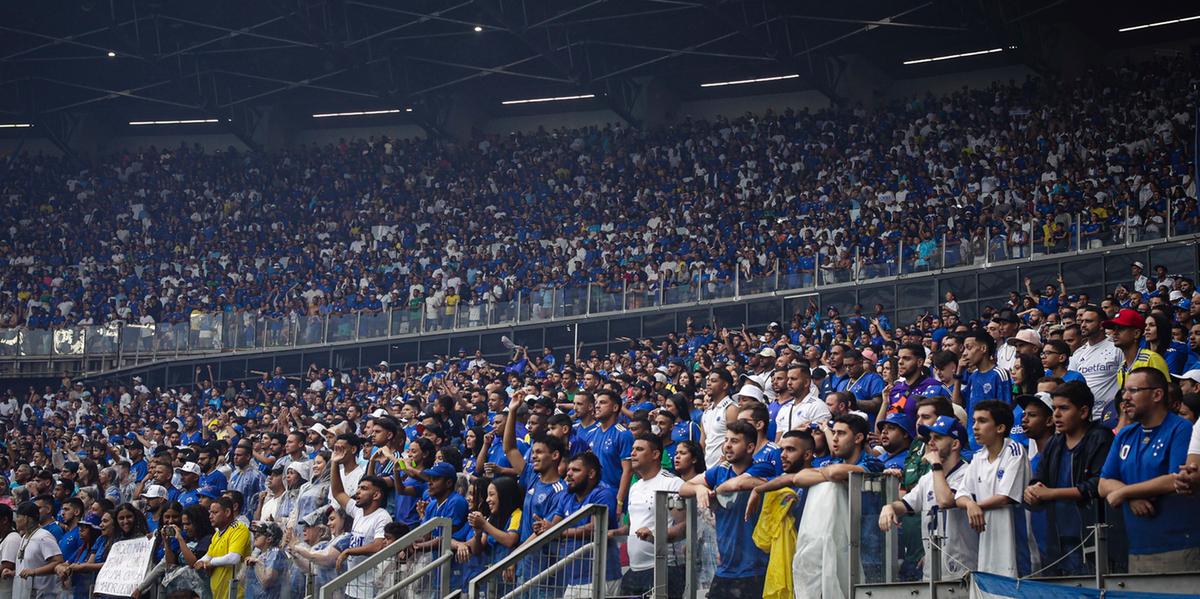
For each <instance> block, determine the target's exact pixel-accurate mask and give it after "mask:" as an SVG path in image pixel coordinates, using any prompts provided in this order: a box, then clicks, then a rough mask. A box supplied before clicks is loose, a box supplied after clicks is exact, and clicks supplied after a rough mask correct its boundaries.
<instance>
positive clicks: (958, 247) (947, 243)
mask: <svg viewBox="0 0 1200 599" xmlns="http://www.w3.org/2000/svg"><path fill="white" fill-rule="evenodd" d="M970 263H971V240H970V239H969V238H963V237H960V236H958V235H957V234H954V233H948V234H947V235H946V236H944V237H942V264H943V268H956V267H959V266H966V265H968V264H970Z"/></svg>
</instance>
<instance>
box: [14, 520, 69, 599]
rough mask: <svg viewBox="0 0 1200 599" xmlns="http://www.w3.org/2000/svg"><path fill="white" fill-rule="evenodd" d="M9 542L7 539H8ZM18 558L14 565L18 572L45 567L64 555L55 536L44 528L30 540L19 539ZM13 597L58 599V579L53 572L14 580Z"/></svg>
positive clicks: (35, 532) (37, 531) (38, 530)
mask: <svg viewBox="0 0 1200 599" xmlns="http://www.w3.org/2000/svg"><path fill="white" fill-rule="evenodd" d="M6 540H7V539H6ZM18 541H20V542H19V543H18V547H17V556H16V560H15V561H14V563H15V564H16V566H17V572H20V571H21V570H26V569H29V568H40V567H42V566H45V565H46V563H47V562H49V561H50V558H52V557H54V556H56V555H62V551H61V550H60V549H59V548H58V541H55V540H54V535H52V534H50V532H49V531H47V530H46V529H44V528H39V529H37V530H36V531H34V533H33V535H32V536H30V537H29V538H28V539H24V538H18ZM12 596H13V597H31V598H32V599H51V598H53V599H57V597H58V596H59V586H58V577H57V576H55V575H54V573H53V572H51V573H49V574H44V575H42V576H34V577H32V578H21V577H20V576H17V577H15V578H14V579H13V594H12Z"/></svg>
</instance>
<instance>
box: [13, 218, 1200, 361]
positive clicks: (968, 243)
mask: <svg viewBox="0 0 1200 599" xmlns="http://www.w3.org/2000/svg"><path fill="white" fill-rule="evenodd" d="M1132 217H1133V215H1129V214H1127V215H1126V218H1125V220H1124V221H1122V223H1120V224H1116V225H1113V224H1109V223H1107V222H1104V223H1096V222H1094V221H1095V220H1096V218H1095V217H1093V216H1092V215H1091V213H1082V214H1077V215H1073V216H1071V218H1070V219H1069V222H1068V221H1067V219H1059V220H1061V221H1062V222H1058V223H1055V222H1054V221H1052V220H1046V221H1045V222H1043V221H1041V220H1037V219H1035V220H1034V221H1033V223H1032V224H1031V226H1030V230H1031V232H1032V234H1028V235H1026V236H1025V237H1027V239H1017V238H1016V237H1012V236H1010V231H1007V230H1006V231H999V230H997V231H993V230H991V229H990V228H989V229H985V230H984V231H983V232H982V233H980V232H978V231H977V232H976V233H975V234H972V236H971V237H966V238H962V239H959V238H953V239H952V238H949V237H945V236H942V237H939V238H936V239H933V238H931V239H926V240H922V241H921V242H920V243H916V244H914V243H913V242H912V241H911V240H910V241H906V240H905V239H903V238H900V239H897V240H894V241H887V244H888V248H889V249H888V252H887V253H886V255H879V256H876V255H864V254H863V252H861V251H860V250H858V249H855V251H854V252H853V254H852V255H851V254H849V253H845V252H844V253H843V254H844V255H838V256H831V255H823V254H822V253H821V252H820V251H819V250H818V251H816V252H815V253H814V254H813V255H811V256H808V255H798V256H791V257H790V258H778V257H776V258H773V259H771V260H770V261H769V263H768V264H767V265H766V266H760V267H758V268H756V269H752V270H750V271H748V272H744V271H743V269H742V268H736V269H733V273H732V274H731V275H730V276H729V277H728V278H727V279H716V278H711V277H708V276H706V275H703V273H700V274H696V275H695V276H693V275H692V274H689V273H679V274H670V275H669V276H664V277H663V278H662V279H660V280H659V281H657V282H653V283H644V282H633V283H630V282H626V281H621V282H619V284H618V283H608V284H601V283H590V284H588V285H587V286H586V287H578V288H557V287H556V288H547V289H535V290H533V291H530V292H528V293H522V292H518V293H516V294H515V295H514V296H513V297H510V298H508V299H506V300H500V301H494V302H472V303H461V302H460V303H457V304H455V305H454V306H450V307H444V306H443V307H438V308H434V309H432V310H428V309H427V308H426V306H425V304H424V303H421V304H420V305H419V306H418V307H417V308H416V309H410V308H409V307H408V306H401V307H397V308H394V309H389V310H382V311H362V312H356V313H349V314H329V315H317V316H305V315H299V314H292V315H285V316H279V317H272V316H264V315H261V314H257V313H255V312H253V311H243V312H228V313H204V314H193V315H191V316H190V317H189V319H188V320H187V321H186V322H178V323H158V324H147V325H141V324H126V323H120V322H115V323H109V324H105V325H98V326H79V327H63V328H57V329H29V328H23V327H19V328H8V329H0V358H3V357H5V356H13V357H54V356H61V357H69V356H106V355H117V356H120V357H121V358H122V359H123V360H124V361H127V362H131V363H135V364H136V363H141V362H143V361H154V360H159V359H167V358H173V357H179V356H187V355H203V354H209V353H221V352H238V351H261V350H270V349H278V348H290V347H304V346H316V345H322V344H327V343H339V342H354V341H361V340H370V339H389V338H397V337H408V336H421V335H426V334H430V333H439V332H449V331H462V330H468V329H478V328H486V327H496V326H511V325H514V324H532V323H538V322H545V321H552V320H558V319H564V318H576V317H580V316H591V315H595V314H610V313H620V312H629V311H636V310H651V309H658V308H662V307H665V306H672V305H688V304H701V303H711V302H724V301H734V300H740V299H742V298H752V297H756V296H769V295H772V294H779V293H781V292H789V293H794V292H796V291H812V290H817V289H823V288H828V287H837V286H842V285H855V284H862V283H866V282H882V281H885V280H888V279H897V278H908V277H911V276H913V275H917V276H920V275H927V274H936V273H944V272H949V271H954V270H957V269H972V268H977V267H984V266H986V267H996V266H1005V265H1015V264H1023V263H1029V262H1038V261H1042V260H1050V259H1057V258H1062V257H1065V256H1067V255H1087V254H1095V253H1103V252H1106V251H1110V250H1113V249H1115V248H1118V247H1126V248H1130V247H1150V246H1153V245H1155V244H1158V243H1162V242H1164V241H1176V240H1183V239H1196V238H1198V237H1200V235H1197V234H1196V233H1194V232H1193V231H1192V230H1191V227H1190V225H1189V226H1187V227H1185V228H1184V230H1183V231H1180V230H1179V228H1178V223H1172V222H1171V219H1170V218H1168V219H1167V228H1166V231H1160V232H1157V233H1153V232H1150V233H1147V231H1146V230H1145V228H1144V227H1136V226H1127V225H1125V224H1124V223H1128V222H1133V221H1131V220H1130V219H1131V218H1132ZM1016 241H1020V243H1016ZM668 272H673V271H668Z"/></svg>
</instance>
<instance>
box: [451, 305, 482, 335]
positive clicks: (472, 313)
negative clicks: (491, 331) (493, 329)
mask: <svg viewBox="0 0 1200 599" xmlns="http://www.w3.org/2000/svg"><path fill="white" fill-rule="evenodd" d="M485 324H487V304H484V303H483V302H472V303H469V304H468V303H460V304H459V305H458V316H457V322H456V327H457V328H460V329H469V328H473V327H479V326H483V325H485Z"/></svg>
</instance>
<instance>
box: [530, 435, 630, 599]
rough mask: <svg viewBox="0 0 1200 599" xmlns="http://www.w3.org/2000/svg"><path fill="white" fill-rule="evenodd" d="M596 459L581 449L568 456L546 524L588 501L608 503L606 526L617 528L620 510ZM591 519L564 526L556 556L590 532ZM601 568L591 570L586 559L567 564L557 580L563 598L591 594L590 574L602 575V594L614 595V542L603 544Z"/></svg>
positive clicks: (617, 575)
mask: <svg viewBox="0 0 1200 599" xmlns="http://www.w3.org/2000/svg"><path fill="white" fill-rule="evenodd" d="M600 468H601V466H600V460H599V459H597V458H596V454H594V453H592V452H590V451H585V452H583V453H581V454H579V455H578V456H576V457H574V458H572V459H571V463H570V464H569V465H568V466H567V489H566V491H565V492H564V493H562V494H561V495H560V497H559V500H558V506H557V507H556V508H555V511H554V517H553V518H551V519H550V520H549V521H548V522H547V524H548V525H550V526H553V525H555V524H557V523H558V522H560V521H562V520H563V519H565V518H566V517H567V516H570V515H571V514H573V513H575V512H576V511H579V510H581V509H583V507H584V506H587V505H590V504H597V505H603V506H607V507H608V530H610V531H614V530H617V528H618V526H619V522H620V520H621V512H620V510H618V509H617V498H616V495H615V494H614V492H613V489H612V487H610V486H608V485H606V484H604V483H603V482H602V481H601V476H600ZM593 526H594V523H593V522H592V520H591V519H590V518H585V519H583V520H580V521H579V523H578V526H576V527H575V528H571V529H567V530H566V531H565V532H564V534H563V536H564V541H563V542H562V543H561V544H560V545H559V548H558V550H559V556H560V557H561V556H564V555H569V554H571V553H572V552H574V551H575V550H576V549H578V548H579V547H580V546H581V545H582V544H583V542H584V539H587V538H589V537H590V535H591V530H592V527H593ZM604 565H605V571H604V572H603V573H600V572H595V571H594V570H593V568H592V567H591V562H590V560H584V561H583V563H579V564H574V565H571V566H568V567H567V569H566V572H565V573H563V575H562V577H561V580H560V582H561V583H562V585H563V586H565V587H566V590H565V592H564V594H563V599H586V598H587V597H591V595H592V593H591V591H592V584H591V583H592V577H593V576H603V577H604V581H605V592H604V595H605V596H613V595H616V594H617V592H618V590H619V588H620V584H621V554H620V548H619V547H618V546H617V543H616V542H613V541H610V542H609V543H608V544H607V555H606V559H605V562H604Z"/></svg>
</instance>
